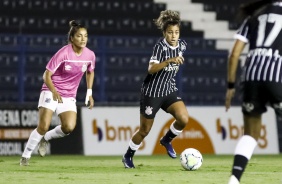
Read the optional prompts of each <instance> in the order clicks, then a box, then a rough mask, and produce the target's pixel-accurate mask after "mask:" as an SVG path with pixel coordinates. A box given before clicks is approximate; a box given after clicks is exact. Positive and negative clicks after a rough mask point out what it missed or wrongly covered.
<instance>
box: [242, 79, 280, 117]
mask: <svg viewBox="0 0 282 184" xmlns="http://www.w3.org/2000/svg"><path fill="white" fill-rule="evenodd" d="M242 87H243V88H242V90H243V104H242V111H243V113H244V114H246V115H248V114H249V115H259V114H262V113H264V112H266V110H267V108H266V105H268V104H269V105H270V106H271V107H273V108H274V110H275V112H276V113H277V114H279V115H282V84H281V83H276V82H253V81H252V82H244V83H243V86H242Z"/></svg>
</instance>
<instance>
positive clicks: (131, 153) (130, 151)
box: [124, 146, 135, 157]
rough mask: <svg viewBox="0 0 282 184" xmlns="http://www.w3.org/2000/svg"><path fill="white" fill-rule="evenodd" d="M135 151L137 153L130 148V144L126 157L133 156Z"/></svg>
mask: <svg viewBox="0 0 282 184" xmlns="http://www.w3.org/2000/svg"><path fill="white" fill-rule="evenodd" d="M134 153H135V150H132V149H131V148H130V146H128V149H127V151H126V153H125V155H124V157H133V156H134Z"/></svg>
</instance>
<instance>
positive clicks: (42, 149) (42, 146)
mask: <svg viewBox="0 0 282 184" xmlns="http://www.w3.org/2000/svg"><path fill="white" fill-rule="evenodd" d="M47 146H48V142H47V141H46V140H45V139H44V137H42V139H41V141H40V142H39V144H38V154H39V155H40V156H42V157H44V156H45V155H46V152H47Z"/></svg>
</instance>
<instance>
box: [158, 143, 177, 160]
mask: <svg viewBox="0 0 282 184" xmlns="http://www.w3.org/2000/svg"><path fill="white" fill-rule="evenodd" d="M160 144H161V145H162V146H164V147H165V149H166V151H167V154H168V156H170V157H171V158H176V157H177V156H176V153H175V151H174V149H173V147H172V145H171V143H170V142H165V141H164V140H163V138H161V140H160Z"/></svg>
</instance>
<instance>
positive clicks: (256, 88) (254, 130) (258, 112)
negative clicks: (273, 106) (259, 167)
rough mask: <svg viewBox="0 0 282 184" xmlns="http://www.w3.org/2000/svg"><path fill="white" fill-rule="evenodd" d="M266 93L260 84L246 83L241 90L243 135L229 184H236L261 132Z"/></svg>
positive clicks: (236, 148)
mask: <svg viewBox="0 0 282 184" xmlns="http://www.w3.org/2000/svg"><path fill="white" fill-rule="evenodd" d="M268 97H269V95H268V92H267V90H265V88H264V84H263V83H260V82H246V83H245V84H244V88H243V104H242V111H243V114H244V135H243V136H242V137H241V138H240V140H239V141H238V143H237V145H236V147H235V152H234V160H233V167H232V174H231V177H230V179H229V184H238V183H239V182H240V179H241V176H242V174H243V173H244V171H245V168H246V166H247V164H248V161H249V160H250V159H251V156H252V155H253V151H254V149H255V147H256V146H257V139H258V138H259V135H260V131H261V117H262V114H263V113H264V112H265V111H266V107H265V104H266V102H267V101H268Z"/></svg>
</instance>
